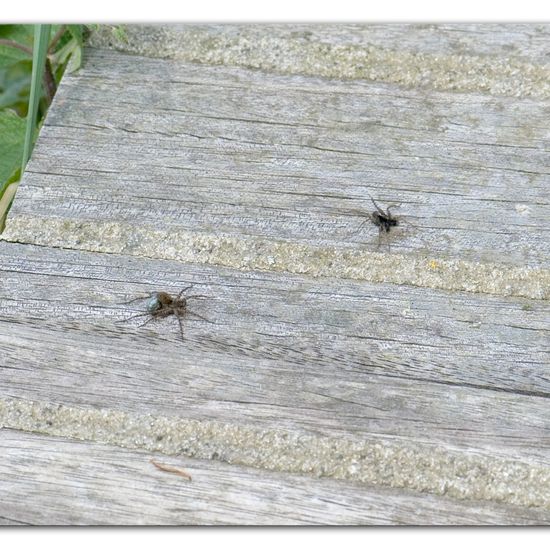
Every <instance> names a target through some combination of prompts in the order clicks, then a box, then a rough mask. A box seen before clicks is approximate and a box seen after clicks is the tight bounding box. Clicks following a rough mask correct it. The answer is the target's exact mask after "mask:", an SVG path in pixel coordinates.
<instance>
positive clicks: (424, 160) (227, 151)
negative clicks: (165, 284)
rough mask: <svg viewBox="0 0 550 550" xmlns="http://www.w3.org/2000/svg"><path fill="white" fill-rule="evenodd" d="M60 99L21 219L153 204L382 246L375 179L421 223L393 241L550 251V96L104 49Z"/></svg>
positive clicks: (199, 222) (533, 255)
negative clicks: (452, 90) (370, 219)
mask: <svg viewBox="0 0 550 550" xmlns="http://www.w3.org/2000/svg"><path fill="white" fill-rule="evenodd" d="M159 81H162V82H163V85H162V86H156V85H155V83H156V82H159ZM56 107H57V108H54V109H53V110H52V112H51V114H50V116H49V117H48V121H47V123H46V125H45V127H44V129H43V131H42V135H41V140H40V142H39V145H38V147H37V149H36V150H35V153H34V155H33V160H32V162H31V164H30V165H29V168H28V173H27V175H26V179H25V186H23V188H22V189H21V190H20V192H19V195H18V200H17V202H16V205H15V207H14V209H13V211H12V220H13V223H15V221H16V219H17V217H18V216H25V220H27V218H29V217H32V216H35V217H37V219H40V218H51V217H53V218H56V219H57V218H64V219H67V220H78V221H82V222H85V221H86V220H90V221H91V220H93V222H94V223H97V224H101V223H102V222H106V221H109V222H116V223H120V224H124V223H134V221H135V220H139V224H140V225H141V226H143V227H150V228H159V227H161V228H163V229H164V230H166V229H170V230H181V231H192V232H199V233H201V234H202V233H206V234H211V233H215V234H217V235H219V234H222V235H236V236H260V237H262V238H267V239H273V238H277V239H286V240H290V241H291V242H297V243H303V242H307V243H311V244H316V245H334V246H338V247H344V248H350V249H363V250H364V249H365V247H367V248H368V249H371V250H375V249H376V243H377V228H376V227H374V226H372V225H370V224H369V225H367V226H366V227H365V228H364V230H363V231H362V232H360V233H359V234H355V235H354V233H355V231H356V230H357V228H358V226H359V225H360V223H361V221H362V219H364V218H362V217H361V215H360V213H359V212H358V211H363V212H370V211H371V210H373V205H372V203H371V202H370V198H369V193H370V194H371V195H372V196H374V197H375V199H376V200H377V201H379V202H380V204H381V205H383V206H384V205H387V204H388V203H391V202H398V203H401V204H402V207H401V210H402V212H403V214H404V218H405V220H407V221H409V222H410V224H414V225H407V224H404V225H403V226H402V228H401V230H396V231H395V232H394V236H393V238H392V240H391V249H392V251H393V252H395V253H403V254H411V253H415V254H420V255H421V256H427V255H430V256H434V257H443V258H459V259H461V260H468V261H471V262H474V263H477V262H496V263H497V264H502V263H512V264H517V265H521V266H522V265H524V264H525V263H527V264H528V265H530V266H543V267H545V268H547V267H548V258H549V257H550V248H549V247H550V244H549V243H550V228H549V227H548V224H547V220H548V219H549V218H550V208H549V205H548V201H547V199H546V198H545V197H547V191H546V188H547V184H548V178H549V172H548V159H549V158H550V157H549V153H548V143H549V135H550V134H549V127H548V120H550V116H549V115H550V111H549V107H548V104H547V103H544V102H535V101H531V100H525V99H524V100H517V99H512V98H491V97H487V96H481V95H474V94H469V95H457V94H444V93H435V92H433V93H428V92H425V91H417V90H410V91H406V90H402V89H399V88H398V87H392V86H385V85H379V84H372V83H365V82H351V83H349V82H346V83H343V82H338V81H327V80H322V79H312V78H305V77H299V76H294V77H283V76H273V75H266V74H262V73H256V72H252V71H244V70H240V69H232V68H224V67H201V66H194V65H189V64H182V63H178V62H176V61H173V62H172V61H164V62H163V64H162V65H161V64H159V63H158V61H157V60H152V59H147V58H138V57H134V56H124V55H120V54H115V53H109V52H102V51H93V52H90V53H89V59H88V61H87V64H86V66H85V69H83V70H82V71H81V73H80V75H78V76H71V77H68V78H66V79H65V80H64V84H63V85H62V86H61V88H60V90H59V93H58V96H57V97H56ZM129 109H130V110H131V112H133V113H135V115H131V114H129V112H128V111H129ZM137 113H139V115H138V114H137ZM8 230H9V226H8ZM42 244H43V243H42ZM381 250H385V247H382V248H381Z"/></svg>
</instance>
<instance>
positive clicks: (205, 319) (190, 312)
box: [187, 310, 212, 323]
mask: <svg viewBox="0 0 550 550" xmlns="http://www.w3.org/2000/svg"><path fill="white" fill-rule="evenodd" d="M187 315H193V316H194V317H198V318H199V319H202V320H203V321H206V322H207V323H212V321H210V319H207V318H206V317H203V316H202V315H199V314H198V313H195V312H194V311H189V310H187Z"/></svg>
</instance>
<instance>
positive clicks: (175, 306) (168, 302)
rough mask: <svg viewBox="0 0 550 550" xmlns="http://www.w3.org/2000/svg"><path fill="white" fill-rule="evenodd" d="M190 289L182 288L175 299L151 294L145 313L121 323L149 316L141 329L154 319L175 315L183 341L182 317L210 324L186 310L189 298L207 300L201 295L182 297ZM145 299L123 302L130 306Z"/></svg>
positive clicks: (164, 293) (161, 294) (162, 294)
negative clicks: (193, 318) (196, 318)
mask: <svg viewBox="0 0 550 550" xmlns="http://www.w3.org/2000/svg"><path fill="white" fill-rule="evenodd" d="M192 287H193V285H190V286H188V287H186V288H184V289H183V290H181V291H180V293H179V294H178V295H177V296H176V297H174V296H172V295H171V294H168V292H153V294H151V295H150V296H149V299H148V300H147V303H146V309H147V311H146V312H145V313H138V314H137V315H132V316H131V317H128V318H127V319H122V321H130V320H131V319H136V318H137V317H145V316H146V315H150V316H151V318H150V319H147V321H145V323H142V324H141V325H139V326H140V327H143V326H145V325H146V324H147V323H150V322H151V321H153V320H155V319H162V318H163V317H168V316H169V315H175V316H176V317H177V319H178V323H179V325H180V332H181V339H182V340H183V324H182V322H181V320H182V318H183V317H184V316H186V315H191V316H193V317H198V318H199V319H202V320H203V321H207V322H208V323H210V321H209V320H208V319H206V317H203V316H202V315H199V314H198V313H195V312H193V311H189V310H188V309H187V300H189V299H190V298H208V296H205V295H203V294H193V295H191V296H183V293H184V292H185V291H187V290H189V289H190V288H192ZM145 298H146V297H140V298H134V299H133V300H130V301H129V302H124V303H126V304H131V303H132V302H136V301H137V300H144V299H145Z"/></svg>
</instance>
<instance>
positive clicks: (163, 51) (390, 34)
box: [89, 23, 549, 64]
mask: <svg viewBox="0 0 550 550" xmlns="http://www.w3.org/2000/svg"><path fill="white" fill-rule="evenodd" d="M124 30H125V35H126V36H125V38H126V39H125V40H117V37H116V36H114V35H113V33H112V32H111V26H110V25H101V26H100V27H99V28H98V29H94V31H93V32H92V35H91V36H90V38H89V44H90V45H93V46H96V47H100V48H108V47H113V46H115V45H116V48H117V49H121V50H124V51H127V52H132V53H138V54H142V55H143V54H146V55H148V56H151V57H154V56H155V53H157V55H158V54H160V57H174V58H179V57H184V56H190V53H189V52H190V51H193V46H195V47H196V42H197V41H198V38H200V37H202V36H204V37H205V38H206V37H207V36H208V37H210V38H211V46H210V48H211V49H214V48H215V47H217V46H220V45H221V44H222V43H223V42H225V41H228V40H230V39H238V38H241V39H245V40H248V41H249V42H251V43H253V44H255V45H258V44H259V43H261V41H262V39H263V40H264V41H265V39H266V37H270V38H271V39H278V40H280V41H289V42H290V41H292V40H303V41H306V40H308V41H310V42H318V43H322V44H333V45H347V44H354V45H363V46H368V45H372V46H377V47H380V48H385V49H391V50H395V51H411V52H415V53H425V54H435V55H449V54H457V55H460V54H465V55H472V56H491V57H494V58H496V59H498V58H507V57H518V58H520V59H522V60H524V61H527V62H530V63H533V62H536V63H541V64H547V63H548V32H549V30H548V24H544V23H539V24H533V23H509V24H505V25H503V24H499V23H458V24H457V23H446V24H441V23H438V24H433V23H412V24H411V23H391V24H387V23H385V24H377V23H369V24H358V23H338V24H331V23H322V24H311V23H308V24H300V23H292V24H291V25H288V24H262V25H254V24H241V25H238V24H201V25H193V24H185V25H183V24H172V25H124ZM215 38H218V40H215ZM205 57H206V56H205ZM205 61H206V60H205Z"/></svg>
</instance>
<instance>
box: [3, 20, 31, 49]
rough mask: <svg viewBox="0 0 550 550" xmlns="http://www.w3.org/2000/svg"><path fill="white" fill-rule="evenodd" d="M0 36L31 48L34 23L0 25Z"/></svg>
mask: <svg viewBox="0 0 550 550" xmlns="http://www.w3.org/2000/svg"><path fill="white" fill-rule="evenodd" d="M0 38H3V39H5V40H13V41H14V42H19V44H23V45H24V46H28V47H29V48H32V45H33V41H34V25H0Z"/></svg>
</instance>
